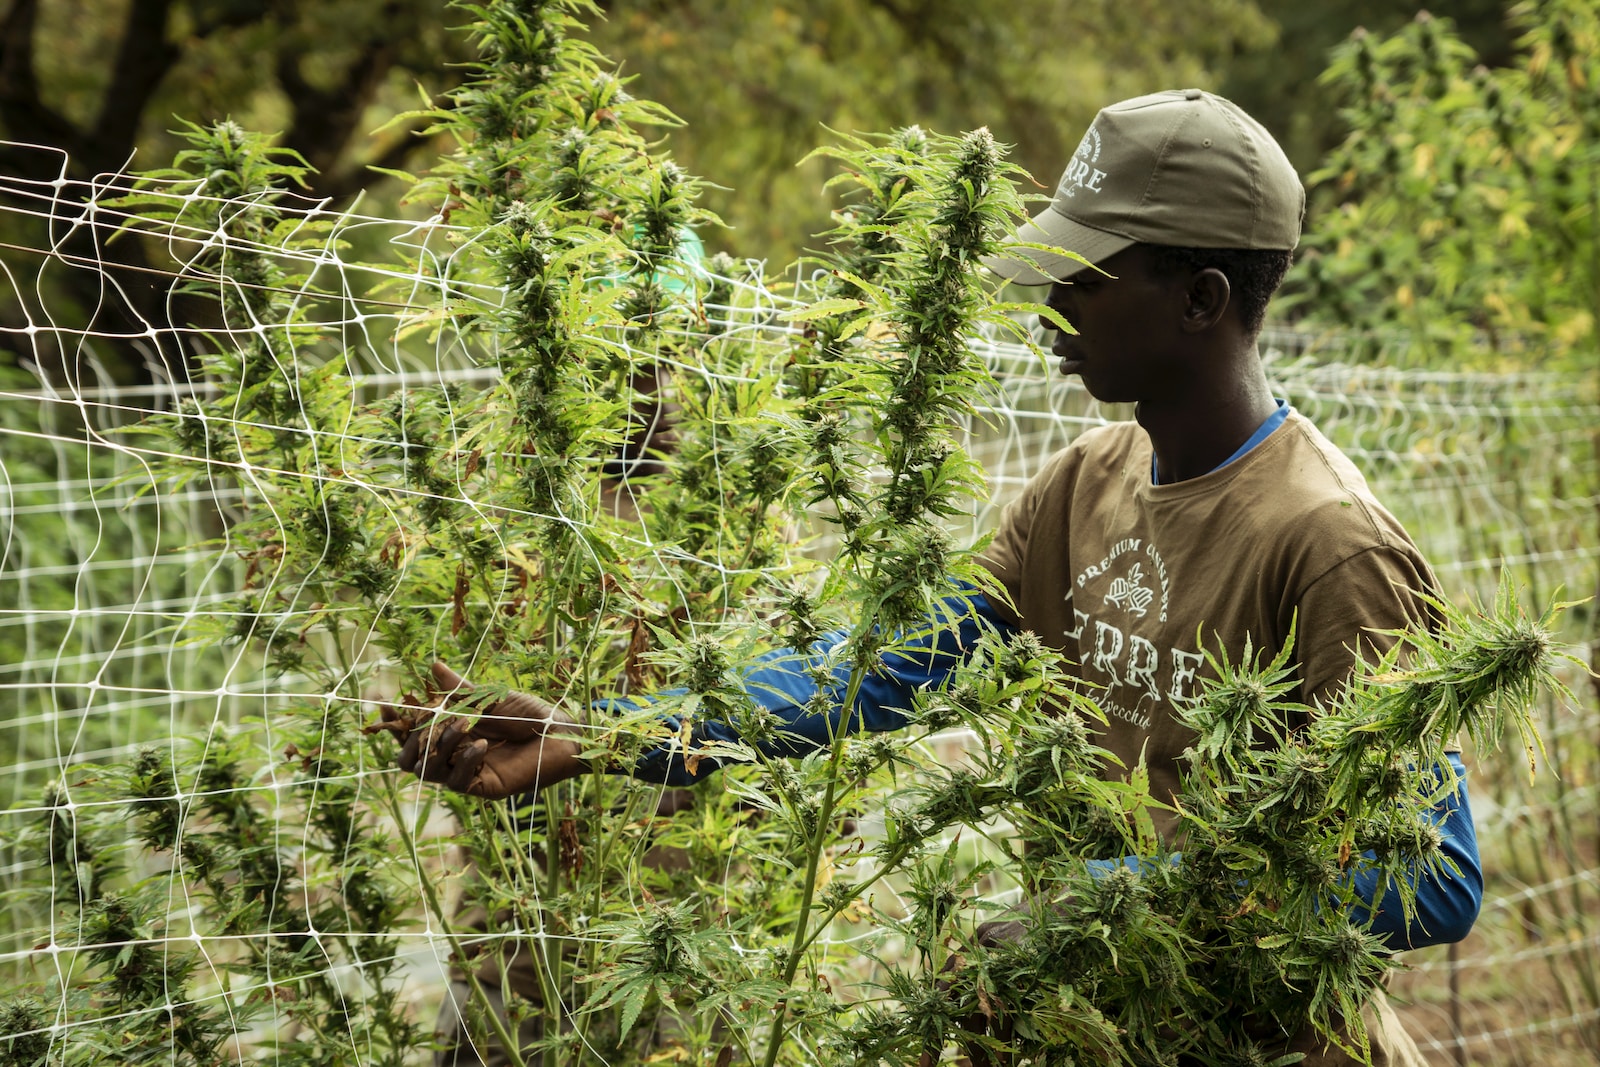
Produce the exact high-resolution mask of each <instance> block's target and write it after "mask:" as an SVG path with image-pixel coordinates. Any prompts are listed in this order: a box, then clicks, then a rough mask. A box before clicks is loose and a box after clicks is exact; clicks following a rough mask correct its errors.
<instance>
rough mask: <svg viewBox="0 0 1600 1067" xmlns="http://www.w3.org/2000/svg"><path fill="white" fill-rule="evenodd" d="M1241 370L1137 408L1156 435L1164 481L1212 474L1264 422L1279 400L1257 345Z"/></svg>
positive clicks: (1235, 364) (1236, 365)
mask: <svg viewBox="0 0 1600 1067" xmlns="http://www.w3.org/2000/svg"><path fill="white" fill-rule="evenodd" d="M1229 366H1230V367H1231V368H1233V369H1235V370H1237V371H1238V373H1234V374H1222V375H1218V376H1216V377H1213V378H1207V379H1206V380H1205V382H1204V383H1203V384H1201V385H1198V386H1196V387H1193V388H1190V389H1186V390H1184V391H1183V395H1182V396H1179V397H1175V398H1173V399H1171V400H1169V401H1167V402H1165V403H1153V402H1150V401H1145V402H1142V403H1140V404H1139V406H1138V408H1137V409H1136V411H1135V413H1134V417H1135V418H1136V419H1138V421H1139V425H1140V426H1142V427H1144V431H1145V433H1147V434H1149V435H1150V445H1151V447H1152V448H1153V449H1154V450H1155V456H1156V467H1157V469H1158V470H1159V471H1160V472H1161V481H1162V483H1163V484H1166V483H1169V482H1182V481H1187V480H1188V479H1190V478H1198V477H1200V475H1202V474H1208V473H1210V472H1211V471H1213V470H1215V469H1216V468H1217V467H1218V466H1220V465H1221V464H1223V463H1224V462H1226V461H1227V459H1228V457H1230V456H1232V455H1233V454H1234V453H1235V452H1237V451H1238V450H1239V447H1240V446H1241V445H1243V444H1244V443H1245V442H1246V441H1248V440H1249V439H1250V437H1251V435H1252V434H1254V433H1255V432H1256V430H1257V429H1259V428H1260V426H1261V424H1262V423H1263V422H1265V421H1266V420H1267V417H1268V416H1270V415H1271V414H1272V413H1273V411H1275V410H1277V401H1276V400H1275V399H1274V398H1273V395H1272V387H1271V386H1270V385H1269V384H1268V382H1267V376H1266V373H1265V372H1264V371H1263V370H1262V368H1261V361H1260V359H1259V358H1257V357H1256V355H1255V350H1254V346H1251V355H1250V358H1249V359H1248V360H1242V359H1235V360H1231V361H1230V362H1229Z"/></svg>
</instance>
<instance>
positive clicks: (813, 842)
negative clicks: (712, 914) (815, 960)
mask: <svg viewBox="0 0 1600 1067" xmlns="http://www.w3.org/2000/svg"><path fill="white" fill-rule="evenodd" d="M866 677H867V669H866V666H865V665H863V664H857V665H856V666H855V667H854V668H853V669H852V670H851V671H850V684H849V685H848V686H847V687H846V689H845V697H844V703H843V707H844V708H845V713H844V716H843V717H842V718H841V719H840V722H839V729H838V730H837V731H835V733H834V735H833V747H832V750H831V751H830V752H829V758H828V784H827V787H826V788H825V789H824V790H823V792H822V804H821V806H820V807H819V808H818V809H817V825H816V826H815V827H813V828H812V831H811V833H812V836H811V839H810V840H809V841H807V842H806V849H807V855H806V877H805V882H804V884H803V886H802V888H801V891H800V914H799V915H798V916H797V917H796V919H795V923H794V937H793V938H792V939H791V941H790V945H789V954H788V959H787V960H785V961H784V969H783V985H784V987H785V988H788V987H790V986H792V985H793V984H794V976H795V975H796V974H797V973H798V972H799V970H800V960H801V956H802V954H803V952H804V950H805V947H806V946H807V945H808V944H810V943H811V941H813V940H815V938H816V935H815V934H812V935H811V936H810V937H808V936H807V931H808V930H809V929H810V926H811V924H810V921H809V920H810V918H811V902H812V900H813V899H814V898H815V897H816V892H817V870H818V869H819V868H820V866H821V864H822V846H823V843H824V842H825V841H826V840H827V836H828V825H829V824H830V823H831V822H832V820H833V806H834V802H835V798H836V796H837V792H836V790H837V787H838V784H839V761H840V759H841V758H842V757H843V755H844V742H845V738H846V736H847V735H848V732H849V731H847V730H846V729H845V723H846V721H847V720H848V719H849V717H850V715H851V714H852V710H851V709H853V708H854V707H855V704H856V697H857V696H858V695H860V692H861V685H862V683H863V682H864V681H866ZM774 1011H775V1012H776V1013H777V1014H776V1016H775V1018H774V1019H773V1020H772V1037H771V1039H770V1040H769V1042H768V1044H767V1055H766V1059H765V1060H764V1061H763V1063H764V1064H765V1067H773V1064H775V1063H776V1062H777V1061H778V1049H779V1048H781V1047H782V1046H783V1038H784V1032H785V1029H786V1027H787V1023H788V1018H789V998H788V995H787V994H785V996H784V997H783V998H782V999H780V1000H779V1001H778V1003H777V1005H776V1006H775V1008H774Z"/></svg>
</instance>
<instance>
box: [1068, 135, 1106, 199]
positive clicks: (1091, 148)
mask: <svg viewBox="0 0 1600 1067" xmlns="http://www.w3.org/2000/svg"><path fill="white" fill-rule="evenodd" d="M1099 159H1100V131H1099V130H1098V129H1096V128H1095V127H1094V126H1090V127H1089V132H1088V133H1086V134H1084V135H1083V140H1081V141H1079V142H1078V150H1077V151H1076V152H1074V153H1072V159H1071V160H1070V161H1069V162H1068V163H1067V172H1066V173H1065V174H1063V175H1062V176H1061V186H1060V188H1059V189H1057V190H1056V191H1057V192H1058V193H1060V194H1061V195H1062V196H1077V195H1078V190H1079V189H1087V190H1088V191H1089V192H1091V193H1098V192H1099V191H1100V182H1101V181H1102V180H1103V179H1104V178H1105V176H1106V172H1105V171H1103V170H1100V169H1099V168H1097V167H1096V166H1095V163H1096V162H1098V161H1099Z"/></svg>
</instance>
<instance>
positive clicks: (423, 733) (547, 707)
mask: <svg viewBox="0 0 1600 1067" xmlns="http://www.w3.org/2000/svg"><path fill="white" fill-rule="evenodd" d="M432 673H433V683H432V685H430V686H429V698H430V700H434V699H437V700H440V705H439V709H438V711H437V712H436V711H434V710H432V709H428V710H424V711H422V712H421V713H420V714H418V715H417V716H416V717H415V718H414V719H413V718H412V717H411V715H410V713H409V712H408V711H406V710H402V709H397V708H393V707H385V708H384V709H383V711H382V720H381V721H380V722H377V723H374V724H372V725H371V726H368V727H367V730H368V732H377V731H380V730H382V731H385V732H388V733H392V734H394V736H395V738H396V739H397V740H399V741H400V742H401V746H400V757H399V761H398V762H399V764H400V768H401V770H406V771H410V772H411V773H412V774H415V775H416V776H417V777H419V778H421V779H422V780H423V781H426V782H442V783H443V784H445V785H447V786H449V787H450V788H451V789H454V790H456V791H457V792H459V793H468V794H470V795H472V796H475V797H487V798H489V799H491V800H494V799H499V798H502V797H509V796H516V795H517V794H519V793H527V792H532V791H535V790H539V789H543V788H544V787H546V786H549V785H554V784H555V783H557V782H564V781H566V780H567V779H568V778H575V777H577V776H578V775H579V774H582V773H583V772H584V771H586V770H588V769H589V764H588V763H587V762H586V761H584V760H582V759H579V758H578V756H579V753H581V752H582V751H583V746H582V744H581V742H580V741H579V737H578V734H579V731H580V729H581V727H580V724H579V723H578V721H577V720H576V719H574V718H573V717H572V716H570V715H568V714H567V713H566V712H564V711H562V710H561V709H560V708H558V707H556V706H555V705H553V704H549V703H547V702H545V701H543V700H540V699H539V698H538V697H535V696H529V695H528V694H526V693H507V694H506V695H505V696H503V697H501V698H500V699H499V700H496V701H493V702H491V703H487V704H484V705H482V706H481V707H474V709H473V710H474V711H476V712H477V713H478V714H477V717H475V718H468V717H467V716H464V715H443V714H440V713H439V712H443V711H444V710H445V709H447V708H449V707H451V706H452V705H455V704H461V703H463V702H467V701H470V700H471V697H472V695H473V689H472V686H471V685H469V684H467V683H466V682H465V681H463V680H462V678H461V676H460V675H459V674H457V673H456V672H455V671H453V670H451V669H450V668H449V667H447V666H445V665H444V664H443V663H439V662H435V663H434V664H433V668H432Z"/></svg>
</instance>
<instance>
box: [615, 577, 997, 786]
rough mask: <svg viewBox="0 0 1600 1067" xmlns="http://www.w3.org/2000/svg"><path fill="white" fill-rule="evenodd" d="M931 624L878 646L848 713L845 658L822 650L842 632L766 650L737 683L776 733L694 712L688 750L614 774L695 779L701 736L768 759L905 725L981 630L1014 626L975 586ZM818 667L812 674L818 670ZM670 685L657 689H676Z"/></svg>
mask: <svg viewBox="0 0 1600 1067" xmlns="http://www.w3.org/2000/svg"><path fill="white" fill-rule="evenodd" d="M929 623H930V625H929V627H928V628H927V629H925V630H924V631H923V632H922V633H920V634H918V635H916V636H914V637H913V638H912V639H911V640H910V641H909V642H908V644H907V645H906V646H904V647H902V648H901V649H900V650H898V651H895V652H890V653H886V654H885V655H884V656H883V657H882V659H881V661H880V664H879V667H878V669H876V670H874V671H871V672H869V673H868V674H867V676H866V677H865V678H864V679H863V681H862V684H861V688H860V691H859V692H858V693H857V696H856V700H855V704H854V706H853V707H852V709H851V711H850V714H849V715H848V716H847V715H846V714H845V712H844V707H843V700H844V696H845V692H846V690H847V689H848V686H849V681H850V666H849V664H848V662H845V661H844V660H843V658H842V657H836V656H830V653H831V652H832V651H833V649H835V648H836V647H838V646H839V645H841V644H842V643H843V642H844V641H845V639H846V637H847V635H848V631H846V630H835V631H833V632H832V633H829V634H825V635H823V637H822V638H821V639H819V640H818V641H817V643H816V644H815V645H814V646H813V647H812V648H811V649H810V651H808V652H806V653H804V654H797V653H796V652H795V651H794V650H793V649H774V650H773V651H771V652H768V653H766V654H765V655H763V656H762V657H761V658H760V659H759V660H757V662H756V664H755V665H754V666H753V667H752V668H750V669H749V670H747V671H746V672H745V674H744V685H745V691H746V692H747V693H748V694H749V697H750V699H751V701H752V702H753V703H754V704H756V705H757V706H758V707H761V708H764V709H766V710H767V711H768V712H770V713H771V714H772V716H773V717H774V718H775V719H776V720H777V722H778V724H779V725H778V731H777V733H776V735H775V736H774V737H772V738H771V739H769V740H764V741H760V742H753V741H751V740H750V739H748V738H746V737H745V736H744V734H743V732H742V730H741V724H740V723H738V722H737V721H735V722H727V721H725V720H722V719H712V718H706V719H699V720H696V721H695V723H694V724H693V727H692V731H691V741H690V747H689V749H688V750H685V748H684V746H683V745H681V744H679V743H678V742H677V741H672V742H669V743H666V744H662V745H660V746H658V747H656V748H655V749H652V750H651V751H649V752H647V753H645V755H644V756H643V757H642V758H641V759H640V760H639V762H638V763H637V764H635V765H634V766H633V767H631V768H620V770H621V771H622V773H626V774H631V775H633V776H634V777H636V778H641V779H644V780H645V781H651V782H663V783H665V784H667V785H672V786H687V785H694V784H695V783H697V782H701V781H704V780H705V778H706V776H707V774H708V773H709V772H710V771H711V770H713V769H715V768H716V767H718V766H720V763H718V762H717V761H716V760H715V759H713V758H709V757H708V758H704V759H700V760H697V761H695V764H696V765H695V771H696V772H697V773H694V774H691V773H690V772H689V767H688V764H686V763H685V760H684V757H685V756H686V755H690V754H692V752H693V749H694V747H695V746H696V745H700V744H704V743H705V742H719V741H720V742H729V743H738V744H747V745H750V746H751V747H752V748H756V749H758V750H759V751H761V752H762V753H764V754H765V755H768V756H771V757H792V756H803V755H805V754H806V753H808V752H813V751H815V750H817V749H819V748H825V747H827V746H828V745H829V744H831V743H832V740H833V738H834V737H835V736H836V735H837V734H838V732H839V731H840V730H845V731H847V732H850V733H878V732H882V731H887V730H899V729H903V728H904V727H905V726H906V725H907V724H908V723H909V719H908V714H909V713H910V711H911V709H912V707H913V705H914V702H915V698H916V693H917V692H918V691H919V690H923V689H937V688H939V687H940V686H942V685H943V684H944V683H945V681H946V679H948V678H949V675H950V672H951V671H952V670H954V669H955V668H956V667H957V666H958V665H959V664H960V663H961V662H962V661H963V660H965V659H966V657H967V656H968V655H970V654H971V651H972V649H973V647H974V646H975V645H976V643H977V641H978V639H979V637H981V636H982V635H983V634H984V633H985V632H987V631H989V630H998V631H999V632H1002V633H1005V632H1009V631H1011V630H1012V629H1013V628H1012V627H1011V626H1010V625H1009V624H1008V623H1007V622H1005V621H1004V620H1003V619H1001V618H1000V616H999V615H998V614H996V613H995V611H994V609H993V608H992V607H991V606H990V605H989V602H988V600H987V598H985V597H984V596H983V594H981V593H976V592H973V593H970V594H962V595H952V596H950V597H946V598H945V599H944V600H942V601H940V603H939V606H938V610H937V611H936V612H935V615H934V616H933V617H931V618H930V620H929ZM819 675H820V677H819ZM819 689H820V690H822V691H823V694H824V695H825V697H826V698H827V699H826V700H825V702H822V703H825V706H826V708H827V711H826V712H825V713H824V714H817V713H816V711H815V710H814V709H815V708H816V707H817V706H818V705H819V702H818V701H817V699H816V697H817V695H818V692H819ZM681 692H682V691H681V690H669V691H667V692H666V693H662V694H659V696H666V695H671V694H676V693H681ZM653 699H656V698H652V697H643V698H628V699H626V700H615V701H609V702H607V705H606V706H607V707H609V709H610V710H613V711H615V710H627V709H634V708H639V707H642V706H644V705H645V704H647V703H649V702H651V701H652V700H653ZM662 721H663V722H664V723H665V724H666V725H667V726H668V727H669V728H670V730H671V732H672V735H673V737H674V738H676V737H677V736H678V734H679V731H680V730H681V726H682V723H681V721H680V720H679V719H678V717H677V716H672V715H664V716H663V717H662Z"/></svg>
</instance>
